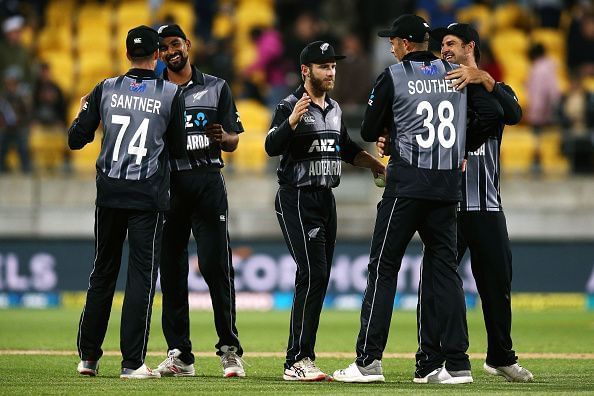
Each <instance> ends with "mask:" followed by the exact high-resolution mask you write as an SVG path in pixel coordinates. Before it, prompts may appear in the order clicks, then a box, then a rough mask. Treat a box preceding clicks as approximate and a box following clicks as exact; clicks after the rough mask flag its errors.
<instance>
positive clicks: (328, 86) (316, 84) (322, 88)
mask: <svg viewBox="0 0 594 396" xmlns="http://www.w3.org/2000/svg"><path fill="white" fill-rule="evenodd" d="M310 80H311V86H312V88H313V89H315V90H316V91H319V92H328V91H331V90H332V89H333V88H334V79H331V80H330V79H329V80H324V79H323V78H317V77H316V76H314V75H313V73H312V74H311V75H310Z"/></svg>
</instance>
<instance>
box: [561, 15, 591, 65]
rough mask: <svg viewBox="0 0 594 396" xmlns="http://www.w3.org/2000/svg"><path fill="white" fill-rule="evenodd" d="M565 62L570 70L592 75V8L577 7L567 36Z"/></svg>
mask: <svg viewBox="0 0 594 396" xmlns="http://www.w3.org/2000/svg"><path fill="white" fill-rule="evenodd" d="M567 64H568V66H569V69H570V71H572V72H578V73H580V74H581V75H582V76H594V9H592V8H591V6H590V8H589V9H588V8H586V7H585V6H584V8H583V9H578V13H577V16H576V17H575V18H574V19H573V21H572V22H571V26H570V28H569V34H568V36H567Z"/></svg>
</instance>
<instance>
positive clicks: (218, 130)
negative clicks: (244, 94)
mask: <svg viewBox="0 0 594 396" xmlns="http://www.w3.org/2000/svg"><path fill="white" fill-rule="evenodd" d="M217 112H218V114H219V118H220V120H221V123H220V124H207V125H206V128H205V133H206V136H208V138H209V139H210V140H211V141H214V142H216V143H218V144H219V145H220V146H221V150H223V151H227V152H231V151H235V149H237V145H238V144H239V134H240V133H241V132H243V125H242V124H241V119H240V118H239V112H238V111H237V106H235V101H234V100H233V95H232V94H231V88H229V85H228V84H227V82H224V83H223V87H222V89H221V95H220V97H219V103H218V105H217Z"/></svg>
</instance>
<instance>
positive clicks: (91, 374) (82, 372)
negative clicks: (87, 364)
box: [78, 369, 97, 377]
mask: <svg viewBox="0 0 594 396" xmlns="http://www.w3.org/2000/svg"><path fill="white" fill-rule="evenodd" d="M78 373H79V374H80V375H88V376H89V377H95V376H96V375H97V371H95V370H91V369H83V370H78Z"/></svg>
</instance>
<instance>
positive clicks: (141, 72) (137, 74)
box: [126, 68, 157, 80]
mask: <svg viewBox="0 0 594 396" xmlns="http://www.w3.org/2000/svg"><path fill="white" fill-rule="evenodd" d="M126 76H128V77H132V78H136V79H141V80H148V79H152V78H157V75H156V74H155V72H154V71H153V70H148V69H136V68H133V69H130V70H128V71H127V72H126Z"/></svg>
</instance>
